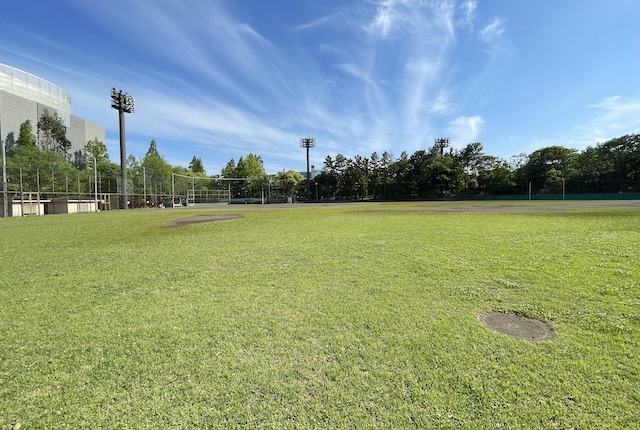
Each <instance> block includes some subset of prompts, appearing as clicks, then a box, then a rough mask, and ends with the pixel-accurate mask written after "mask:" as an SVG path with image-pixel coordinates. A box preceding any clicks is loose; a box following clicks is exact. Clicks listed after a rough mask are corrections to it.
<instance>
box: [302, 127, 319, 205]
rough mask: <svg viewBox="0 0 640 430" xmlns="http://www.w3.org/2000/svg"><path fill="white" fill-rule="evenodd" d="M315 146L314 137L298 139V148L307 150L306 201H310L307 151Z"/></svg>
mask: <svg viewBox="0 0 640 430" xmlns="http://www.w3.org/2000/svg"><path fill="white" fill-rule="evenodd" d="M315 146H316V138H315V137H303V138H302V139H300V147H301V148H307V201H308V202H309V201H311V174H310V172H309V149H310V148H314V147H315Z"/></svg>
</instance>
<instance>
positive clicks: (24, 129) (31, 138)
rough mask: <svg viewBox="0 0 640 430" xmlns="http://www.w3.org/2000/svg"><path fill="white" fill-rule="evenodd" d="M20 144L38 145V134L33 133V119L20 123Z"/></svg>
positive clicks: (18, 142) (23, 145)
mask: <svg viewBox="0 0 640 430" xmlns="http://www.w3.org/2000/svg"><path fill="white" fill-rule="evenodd" d="M16 144H17V145H18V146H22V147H27V146H30V147H33V148H35V147H36V136H35V135H34V134H33V128H32V127H31V121H29V120H26V121H25V122H23V123H22V124H20V133H19V134H18V141H17V142H16Z"/></svg>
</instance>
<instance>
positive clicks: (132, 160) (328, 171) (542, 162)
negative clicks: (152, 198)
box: [5, 111, 640, 204]
mask: <svg viewBox="0 0 640 430" xmlns="http://www.w3.org/2000/svg"><path fill="white" fill-rule="evenodd" d="M65 133H66V129H65V127H64V124H63V122H62V119H61V118H60V117H59V116H58V115H57V114H53V115H51V114H49V113H48V112H47V111H45V112H44V113H43V115H42V117H41V118H40V120H39V121H38V123H37V124H36V130H34V129H33V125H32V124H31V123H30V121H28V120H27V121H25V122H24V123H23V124H22V125H21V127H20V132H19V136H18V137H17V139H16V138H15V137H14V136H13V134H12V133H10V134H9V135H8V136H7V138H6V140H5V144H6V151H7V166H8V184H9V186H8V190H9V191H25V190H26V191H32V192H33V191H36V189H38V190H40V191H43V192H62V191H68V190H69V189H71V190H72V191H73V192H78V193H91V192H95V188H96V187H95V185H94V180H95V178H96V177H97V179H98V185H97V188H98V191H99V192H100V193H116V194H117V193H120V192H121V191H120V190H119V186H120V184H119V177H120V166H119V165H118V164H116V163H113V162H111V160H110V159H109V155H108V153H107V147H106V145H105V144H104V142H101V141H99V140H98V139H97V138H96V139H93V140H91V141H88V142H87V143H86V145H85V147H84V148H83V149H82V150H80V151H76V152H75V153H73V154H71V153H70V143H69V140H68V139H67V137H66V134H65ZM127 169H128V184H127V189H128V192H129V194H131V195H142V194H143V193H144V194H148V195H152V194H153V195H166V196H168V195H171V193H172V192H173V191H174V190H173V189H172V188H174V187H175V192H176V194H182V193H184V192H185V189H187V188H188V189H194V190H215V189H225V190H226V189H227V188H229V189H230V190H231V195H232V197H259V196H260V195H261V194H262V195H264V193H265V190H268V194H269V196H272V195H278V196H280V197H285V196H291V195H296V194H298V195H300V196H302V195H304V194H305V191H304V190H305V188H306V179H305V177H304V176H302V175H301V174H300V173H298V172H295V171H292V170H289V171H283V172H279V173H277V174H274V175H268V174H267V173H266V172H265V169H264V163H263V159H262V157H261V156H259V155H256V154H252V153H250V154H248V155H245V156H240V158H239V159H238V161H237V163H236V161H235V160H234V159H231V160H229V162H228V163H227V164H226V165H225V167H224V168H223V169H222V170H221V171H220V174H218V175H211V176H207V174H206V172H205V169H204V166H203V162H202V159H201V158H199V157H197V156H195V155H194V156H193V158H192V160H191V162H190V163H189V166H188V167H181V166H172V165H171V164H169V163H168V162H167V161H166V160H165V158H164V157H163V156H162V155H161V154H160V153H159V152H158V148H157V144H156V141H155V139H152V140H151V142H150V144H149V148H148V150H147V152H146V154H145V155H144V156H142V157H139V158H137V157H135V156H133V155H129V157H128V158H127ZM94 175H95V176H94ZM176 178H177V179H176ZM220 178H244V179H245V180H244V181H236V182H231V185H230V183H229V182H225V181H222V180H221V179H220ZM311 186H312V190H313V191H312V196H313V197H314V198H319V199H410V198H442V197H446V196H452V195H466V196H484V195H508V194H526V193H528V192H529V190H531V192H532V193H535V194H552V193H560V192H562V191H563V190H564V191H566V192H567V193H619V192H640V135H639V134H630V135H625V136H621V137H617V138H614V139H611V140H609V141H607V142H604V143H598V144H596V145H595V146H589V147H587V148H585V149H584V150H582V151H578V150H575V149H570V148H565V147H563V146H549V147H545V148H541V149H538V150H536V151H534V152H532V153H531V154H519V155H516V156H513V157H511V159H510V160H505V159H503V158H500V157H496V156H492V155H489V154H486V153H485V152H484V148H483V145H482V144H481V143H479V142H474V143H469V144H468V145H466V146H465V147H464V148H462V149H453V148H446V147H445V146H443V145H442V144H435V145H433V146H432V147H430V148H428V149H421V150H418V151H415V152H414V153H413V154H411V155H409V154H408V153H407V152H402V153H401V154H400V156H399V157H395V156H394V155H393V154H391V153H390V152H383V153H382V154H378V153H377V152H373V153H372V154H371V155H370V156H361V155H356V156H354V157H353V158H347V157H346V156H344V155H343V154H337V155H335V157H332V156H327V157H326V158H325V160H324V163H323V167H322V171H321V173H320V174H319V175H317V176H316V177H315V178H313V179H312V184H311ZM142 204H145V203H144V202H142Z"/></svg>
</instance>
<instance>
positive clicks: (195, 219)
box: [169, 214, 242, 227]
mask: <svg viewBox="0 0 640 430" xmlns="http://www.w3.org/2000/svg"><path fill="white" fill-rule="evenodd" d="M238 218H242V217H241V216H240V215H235V214H218V215H195V216H190V217H186V218H178V219H177V220H175V221H173V224H171V225H170V226H169V227H180V226H183V225H189V224H201V223H203V222H215V221H226V220H229V219H238Z"/></svg>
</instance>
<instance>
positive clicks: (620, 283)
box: [0, 203, 640, 430]
mask: <svg viewBox="0 0 640 430" xmlns="http://www.w3.org/2000/svg"><path fill="white" fill-rule="evenodd" d="M470 205H472V206H477V207H478V208H480V209H487V207H490V206H491V205H492V204H491V203H487V204H478V203H474V204H466V203H403V204H393V203H386V204H362V205H345V206H334V207H305V206H304V205H296V207H295V208H293V207H290V208H288V209H280V208H278V209H275V208H274V209H262V210H246V209H245V208H234V207H225V208H224V209H216V210H211V211H210V213H216V214H220V213H241V214H242V218H241V219H235V220H228V221H220V222H212V223H203V224H195V225H187V226H180V227H177V228H166V226H167V225H170V224H171V222H172V221H173V220H175V219H177V218H182V217H187V216H193V215H202V214H204V213H208V212H207V211H203V210H185V209H180V210H165V211H160V210H156V211H127V212H124V211H117V212H111V213H99V214H78V215H65V216H46V217H39V218H35V217H34V218H27V219H7V220H0V237H1V239H0V240H1V243H2V267H1V268H0V303H1V304H2V309H3V316H2V318H1V319H0V429H5V428H6V429H10V428H13V425H14V423H15V422H20V423H21V424H22V429H23V430H24V429H30V428H162V427H164V428H178V427H181V428H185V427H191V428H345V427H351V428H376V427H379V428H452V429H453V428H469V429H474V428H478V429H481V428H498V427H502V428H530V429H535V428H540V429H546V428H633V427H634V426H636V427H637V425H638V424H637V423H638V422H640V413H639V411H640V407H639V405H640V361H639V360H638V355H639V354H638V353H639V352H640V350H639V340H640V288H639V282H640V281H639V279H640V269H639V267H640V251H639V245H640V211H638V210H637V209H620V208H602V209H570V208H567V210H563V211H545V210H544V207H545V203H536V204H535V205H536V208H538V209H540V208H542V209H543V210H542V211H536V212H525V213H503V212H500V211H498V212H487V211H484V210H478V211H468V212H451V210H459V209H461V208H463V209H464V208H468V207H469V206H470ZM493 205H494V206H495V205H496V204H493ZM522 205H523V206H527V204H526V203H523V204H522ZM529 205H531V204H529ZM433 210H435V211H433ZM494 309H495V310H504V311H510V312H515V313H517V314H520V315H523V316H527V317H531V318H538V319H542V320H544V321H547V322H548V323H549V324H550V325H551V326H552V328H553V330H554V332H555V339H554V340H552V341H546V342H537V343H530V342H526V341H523V340H518V339H513V338H510V337H508V336H506V335H502V334H498V333H495V332H492V331H490V330H487V329H486V328H485V327H484V326H483V324H482V323H481V322H480V321H479V320H478V315H480V314H481V313H483V312H487V311H490V310H494Z"/></svg>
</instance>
